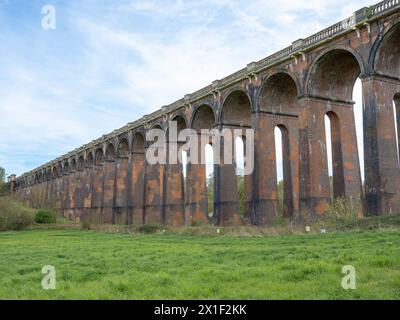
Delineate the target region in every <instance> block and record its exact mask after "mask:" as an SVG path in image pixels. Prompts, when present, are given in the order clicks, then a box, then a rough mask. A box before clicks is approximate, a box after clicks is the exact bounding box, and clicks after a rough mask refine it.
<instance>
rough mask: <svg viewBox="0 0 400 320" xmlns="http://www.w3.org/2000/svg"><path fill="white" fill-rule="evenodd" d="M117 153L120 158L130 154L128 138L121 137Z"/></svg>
mask: <svg viewBox="0 0 400 320" xmlns="http://www.w3.org/2000/svg"><path fill="white" fill-rule="evenodd" d="M117 155H118V157H119V158H127V157H128V156H129V142H128V139H127V138H125V137H124V138H121V139H120V141H119V143H118V151H117Z"/></svg>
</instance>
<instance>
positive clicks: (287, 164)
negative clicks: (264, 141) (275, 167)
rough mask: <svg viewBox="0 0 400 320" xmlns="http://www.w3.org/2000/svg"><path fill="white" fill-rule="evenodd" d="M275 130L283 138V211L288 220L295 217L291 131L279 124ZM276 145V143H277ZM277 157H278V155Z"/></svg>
mask: <svg viewBox="0 0 400 320" xmlns="http://www.w3.org/2000/svg"><path fill="white" fill-rule="evenodd" d="M275 128H277V129H279V130H280V133H281V137H282V146H281V148H282V149H281V152H282V166H283V168H282V174H283V177H282V178H283V199H282V200H283V210H282V214H283V216H284V217H286V218H292V217H293V216H294V199H293V178H292V170H293V168H292V165H291V159H290V154H291V150H290V149H291V147H290V137H289V130H288V128H287V126H286V125H284V124H278V125H277V126H276V127H275ZM275 143H276V142H275ZM276 157H277V155H276Z"/></svg>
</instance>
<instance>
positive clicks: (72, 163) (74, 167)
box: [70, 158, 77, 172]
mask: <svg viewBox="0 0 400 320" xmlns="http://www.w3.org/2000/svg"><path fill="white" fill-rule="evenodd" d="M76 169H77V162H76V159H75V158H72V159H71V166H70V170H71V172H75V171H76Z"/></svg>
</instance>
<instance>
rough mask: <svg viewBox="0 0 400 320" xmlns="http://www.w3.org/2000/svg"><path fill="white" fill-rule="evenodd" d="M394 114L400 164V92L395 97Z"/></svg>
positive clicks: (398, 161) (399, 163) (399, 161)
mask: <svg viewBox="0 0 400 320" xmlns="http://www.w3.org/2000/svg"><path fill="white" fill-rule="evenodd" d="M393 114H394V116H393V118H394V127H395V131H396V146H397V164H398V165H399V166H400V145H399V143H400V131H399V129H400V93H396V94H395V95H394V97H393Z"/></svg>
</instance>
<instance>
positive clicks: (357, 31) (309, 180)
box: [12, 0, 400, 226]
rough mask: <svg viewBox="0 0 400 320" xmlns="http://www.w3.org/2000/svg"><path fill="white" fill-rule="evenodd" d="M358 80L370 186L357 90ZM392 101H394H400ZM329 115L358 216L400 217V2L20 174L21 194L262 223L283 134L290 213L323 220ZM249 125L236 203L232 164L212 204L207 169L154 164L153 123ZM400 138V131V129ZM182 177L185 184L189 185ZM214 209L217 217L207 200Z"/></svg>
mask: <svg viewBox="0 0 400 320" xmlns="http://www.w3.org/2000/svg"><path fill="white" fill-rule="evenodd" d="M357 79H361V81H362V94H363V123H364V125H363V131H364V157H365V168H364V169H365V185H364V186H363V185H362V181H361V174H360V162H359V156H358V147H357V141H356V140H357V139H356V130H355V119H354V112H353V106H354V102H353V101H352V92H353V88H354V84H355V81H356V80H357ZM393 104H395V106H396V108H395V109H394V108H393ZM326 115H327V116H328V117H329V119H330V121H331V141H332V157H333V190H334V196H335V197H343V196H344V197H346V198H347V199H348V200H349V201H350V202H351V203H352V204H353V206H354V208H356V210H357V212H358V213H359V215H360V216H361V215H381V214H386V213H400V187H399V186H400V167H399V155H398V141H399V140H400V139H397V137H396V135H397V134H398V133H397V131H396V130H397V129H396V123H397V124H399V125H398V126H399V128H400V0H389V1H383V2H381V3H379V4H377V5H374V6H372V7H368V8H362V9H360V10H358V11H356V12H355V13H354V14H353V15H352V16H351V17H350V18H348V19H346V20H344V21H341V22H339V23H337V24H335V25H333V26H331V27H329V28H327V29H325V30H323V31H321V32H318V33H317V34H314V35H312V36H310V37H308V38H306V39H299V40H297V41H295V42H294V43H293V44H292V45H291V46H290V47H287V48H285V49H283V50H281V51H279V52H277V53H275V54H273V55H271V56H269V57H267V58H265V59H263V60H261V61H258V62H252V63H250V64H249V65H247V67H246V68H244V69H242V70H239V71H238V72H236V73H234V74H232V75H230V76H228V77H226V78H224V79H222V80H216V81H214V82H213V83H212V84H211V85H209V86H207V87H205V88H203V89H201V90H199V91H197V92H195V93H193V94H188V95H186V96H185V97H184V98H182V99H181V100H178V101H176V102H174V103H172V104H171V105H168V106H165V107H163V108H161V109H160V110H158V111H156V112H154V113H152V114H150V115H147V116H144V117H143V118H141V119H140V120H138V121H135V122H132V123H128V124H127V125H126V126H124V127H123V128H121V129H118V130H115V131H113V132H112V133H110V134H108V135H104V136H103V137H101V138H100V139H97V140H95V141H92V142H91V143H89V144H87V145H84V146H82V147H81V148H78V149H76V150H74V151H72V152H70V153H68V154H66V155H64V156H62V157H59V158H57V159H55V160H54V161H51V162H49V163H47V164H45V165H43V166H41V167H39V168H37V169H35V170H33V171H31V172H28V173H25V174H23V175H22V176H20V177H17V178H14V179H13V182H12V184H13V190H14V192H15V195H16V196H17V197H19V198H20V199H22V200H23V201H25V202H27V203H29V204H30V205H32V206H34V207H49V208H54V209H57V210H59V211H61V212H63V213H64V215H65V216H66V217H68V218H70V219H74V220H75V221H80V220H90V221H92V222H93V223H114V224H142V223H144V224H147V223H162V224H166V225H185V224H186V225H188V224H191V223H192V222H193V221H199V222H201V223H206V224H207V223H212V224H216V225H222V226H229V225H238V224H253V225H265V224H268V223H269V222H270V221H271V219H272V218H273V217H274V216H276V215H277V202H278V199H277V174H276V155H275V136H274V130H275V128H276V127H279V128H280V129H281V132H282V141H283V146H282V147H283V173H284V181H285V183H284V185H285V190H284V204H285V205H284V208H285V209H284V215H285V216H286V217H291V218H299V219H301V218H304V217H315V216H317V215H321V214H323V213H324V212H325V210H326V208H327V205H328V203H329V201H330V194H329V193H330V188H329V175H328V165H327V151H326V148H327V147H326V139H325V127H324V118H325V116H326ZM170 120H176V121H177V123H178V128H179V129H183V128H193V129H195V130H196V131H200V129H202V128H204V129H209V128H219V129H222V128H230V129H231V128H253V129H254V130H255V142H254V143H255V169H254V172H253V174H252V175H248V176H246V177H245V190H246V192H245V194H246V198H245V205H246V215H245V216H244V217H241V216H240V215H239V210H238V196H237V194H238V193H237V184H236V176H235V165H234V164H233V165H232V164H229V165H224V164H220V165H215V166H214V174H215V179H214V190H215V198H214V203H207V195H206V194H207V192H206V188H207V186H206V177H205V172H206V171H205V166H204V165H193V164H188V165H187V169H186V170H187V175H186V179H184V177H183V174H182V171H183V168H182V165H149V164H148V163H147V162H146V160H145V157H144V155H145V152H146V149H147V148H149V143H148V142H147V141H146V140H145V137H146V132H147V130H149V129H151V128H162V129H163V130H167V129H168V128H167V126H168V121H170ZM399 132H400V131H399ZM399 135H400V134H399ZM184 183H186V188H185V187H184ZM209 206H213V212H214V214H213V217H211V218H210V217H209V216H208V207H209Z"/></svg>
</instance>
